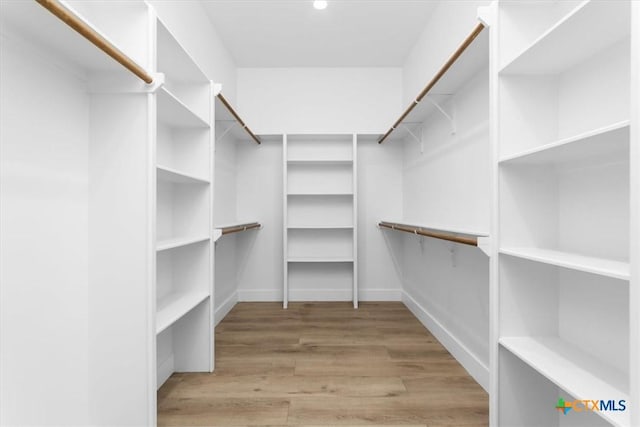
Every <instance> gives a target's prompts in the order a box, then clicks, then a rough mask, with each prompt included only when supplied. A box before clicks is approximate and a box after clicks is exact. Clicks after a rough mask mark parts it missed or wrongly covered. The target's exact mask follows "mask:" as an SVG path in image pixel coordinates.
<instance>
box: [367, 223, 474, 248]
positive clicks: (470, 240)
mask: <svg viewBox="0 0 640 427" xmlns="http://www.w3.org/2000/svg"><path fill="white" fill-rule="evenodd" d="M378 226H379V227H384V228H389V229H391V230H398V231H404V232H406V233H411V234H418V235H420V236H426V237H433V238H434V239H441V240H448V241H449V242H455V243H462V244H463V245H470V246H478V238H477V237H461V236H458V235H455V234H449V233H437V232H434V231H428V230H425V229H424V228H420V227H413V226H408V225H402V224H395V223H391V222H386V221H382V222H380V223H379V224H378Z"/></svg>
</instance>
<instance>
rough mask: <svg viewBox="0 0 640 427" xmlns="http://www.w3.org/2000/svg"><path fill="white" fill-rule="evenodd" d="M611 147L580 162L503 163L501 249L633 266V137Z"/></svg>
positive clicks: (579, 155)
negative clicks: (534, 250)
mask: <svg viewBox="0 0 640 427" xmlns="http://www.w3.org/2000/svg"><path fill="white" fill-rule="evenodd" d="M609 142H612V141H609ZM608 146H609V147H610V148H611V150H610V151H609V152H608V153H607V155H606V156H604V155H595V156H587V157H582V154H583V153H581V154H578V155H576V156H575V159H574V160H572V159H571V158H570V157H566V158H563V156H558V157H557V159H556V160H557V161H558V163H554V160H550V161H549V162H535V161H533V162H531V163H530V164H511V163H510V162H508V163H506V164H502V167H501V168H500V174H499V180H500V186H501V193H502V196H501V202H500V216H501V218H502V220H501V225H500V231H501V235H502V238H501V243H500V247H501V248H512V247H525V248H537V249H546V250H552V251H557V252H564V253H568V254H575V255H582V256H585V257H593V258H598V259H603V260H615V261H619V262H622V263H628V262H629V233H630V229H629V221H630V216H629V191H630V190H629V188H630V187H629V182H630V175H629V158H628V154H627V152H626V151H627V150H628V148H626V149H625V148H624V147H628V139H625V138H624V137H623V138H622V139H621V140H620V141H618V142H613V143H611V144H609V143H608ZM577 148H578V147H577V146H576V149H577ZM552 154H553V153H552V152H551V151H550V152H549V153H546V152H545V153H544V154H542V153H540V155H541V156H544V157H547V155H548V156H549V157H553V156H552ZM581 157H582V158H581ZM522 160H523V161H524V158H523V159H522ZM603 160H606V162H604V163H602V161H603ZM516 163H518V162H516Z"/></svg>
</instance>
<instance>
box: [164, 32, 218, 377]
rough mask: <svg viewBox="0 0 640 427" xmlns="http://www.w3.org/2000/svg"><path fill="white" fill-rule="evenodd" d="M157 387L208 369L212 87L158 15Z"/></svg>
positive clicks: (210, 336) (210, 358) (210, 355)
mask: <svg viewBox="0 0 640 427" xmlns="http://www.w3.org/2000/svg"><path fill="white" fill-rule="evenodd" d="M156 26H157V30H156V31H157V38H156V43H157V45H156V50H157V68H158V71H159V72H161V73H163V74H164V76H165V85H164V86H163V87H162V88H160V90H158V91H157V93H156V106H157V107H156V108H157V114H156V117H157V125H156V141H157V144H156V152H157V155H156V157H157V160H156V165H157V166H156V178H157V184H156V185H157V199H156V211H157V214H156V219H155V224H156V239H157V242H156V258H155V259H156V262H155V265H156V275H155V277H156V283H155V296H156V303H155V306H156V316H155V333H156V340H155V342H156V345H155V353H156V376H157V380H156V387H157V388H160V386H161V385H162V384H163V383H164V382H165V381H166V380H167V378H169V376H170V375H171V374H172V373H173V372H211V371H212V370H213V345H214V343H213V266H212V262H213V260H212V258H213V239H212V235H213V227H212V208H213V204H212V200H213V189H212V185H211V177H212V176H213V167H212V164H213V157H212V156H213V127H212V126H211V123H212V121H213V108H212V103H213V101H212V100H213V86H212V84H211V82H210V81H209V80H208V79H207V77H206V75H205V74H204V73H203V72H202V71H201V70H200V69H199V67H198V65H197V64H196V63H195V62H194V61H193V59H191V57H190V56H189V55H188V54H187V52H185V51H184V49H183V48H182V46H181V45H180V43H179V42H178V41H177V40H176V39H175V38H174V37H173V36H172V34H171V32H170V31H169V29H168V28H167V27H166V26H165V25H164V24H163V23H162V21H160V20H157V22H156Z"/></svg>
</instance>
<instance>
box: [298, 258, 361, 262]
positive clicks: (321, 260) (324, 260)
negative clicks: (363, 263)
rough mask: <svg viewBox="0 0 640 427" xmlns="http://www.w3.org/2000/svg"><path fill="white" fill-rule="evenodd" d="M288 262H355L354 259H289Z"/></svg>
mask: <svg viewBox="0 0 640 427" xmlns="http://www.w3.org/2000/svg"><path fill="white" fill-rule="evenodd" d="M287 261H288V262H353V258H352V257H289V258H288V259H287Z"/></svg>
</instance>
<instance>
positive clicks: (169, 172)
mask: <svg viewBox="0 0 640 427" xmlns="http://www.w3.org/2000/svg"><path fill="white" fill-rule="evenodd" d="M156 173H157V178H158V181H162V182H169V183H174V184H209V183H210V181H209V178H205V177H200V176H195V175H191V174H189V173H186V172H181V171H178V170H176V169H172V168H169V167H167V166H160V165H158V166H157V167H156Z"/></svg>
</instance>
